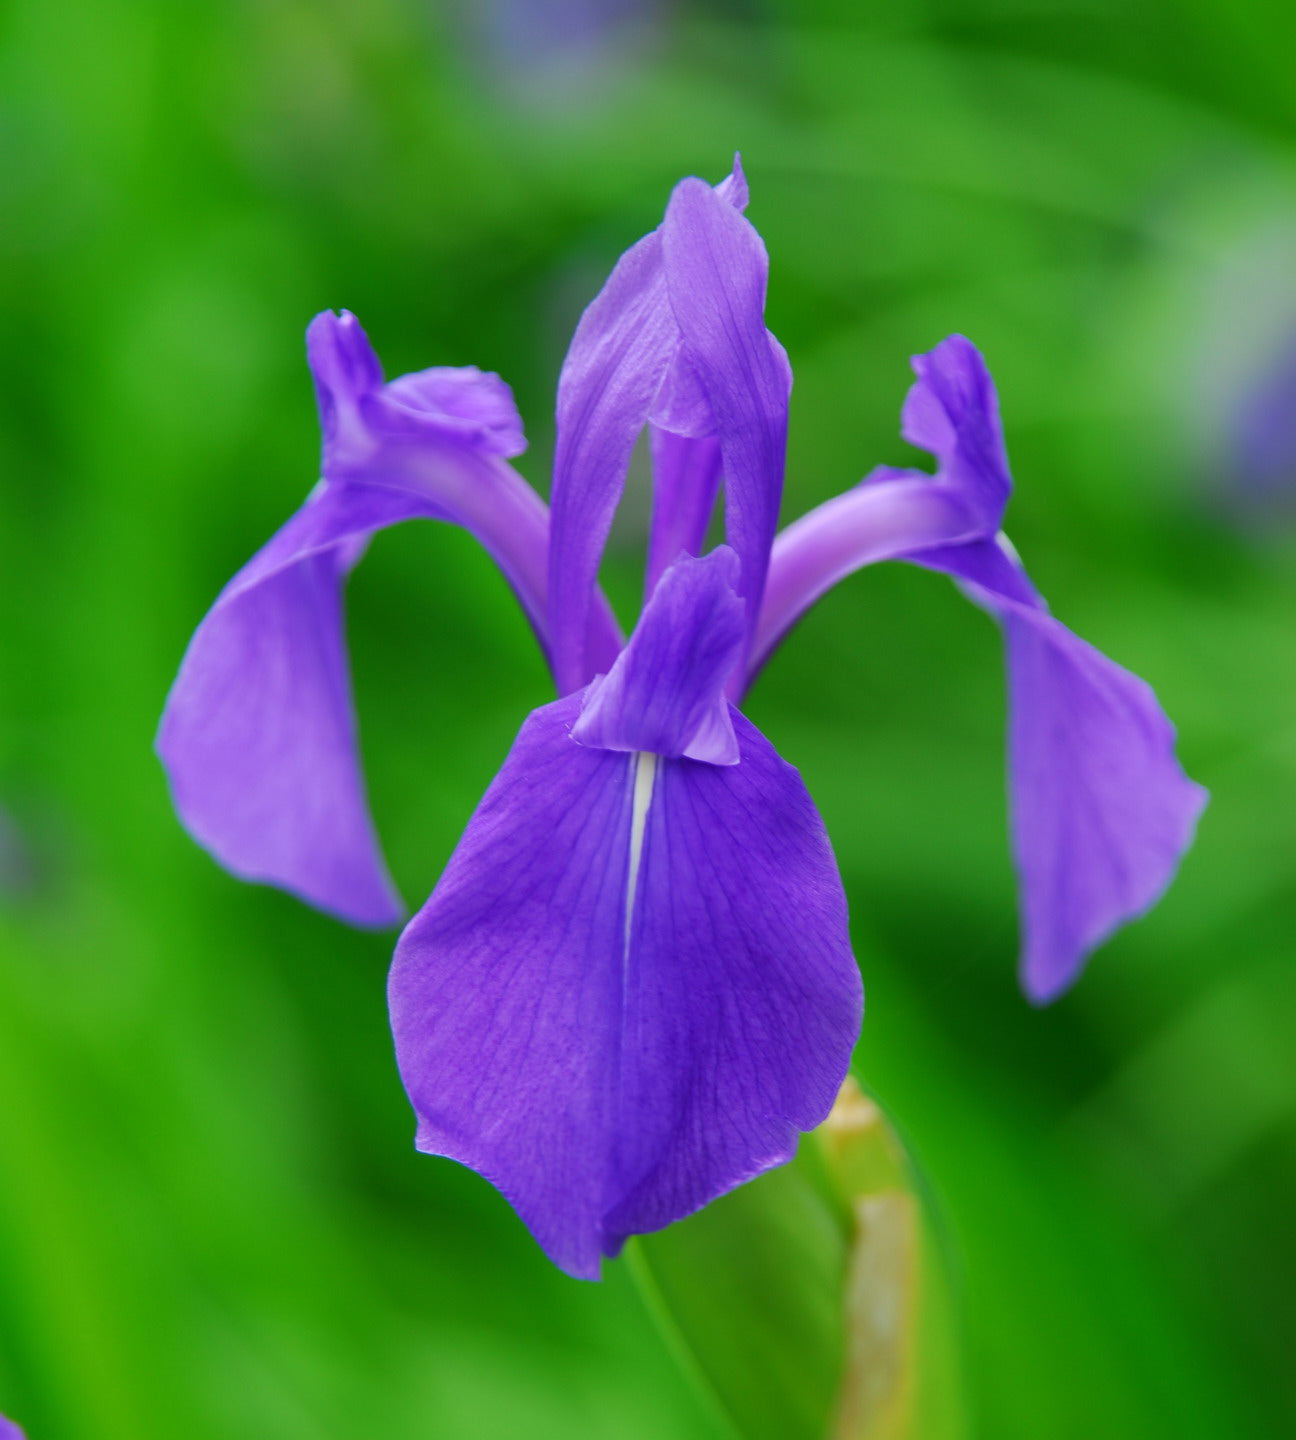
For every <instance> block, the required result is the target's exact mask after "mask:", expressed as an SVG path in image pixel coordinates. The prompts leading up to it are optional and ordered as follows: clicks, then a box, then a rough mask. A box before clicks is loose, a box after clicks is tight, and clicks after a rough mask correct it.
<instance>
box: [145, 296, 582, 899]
mask: <svg viewBox="0 0 1296 1440" xmlns="http://www.w3.org/2000/svg"><path fill="white" fill-rule="evenodd" d="M308 344H309V354H310V358H311V362H312V367H313V373H314V376H315V380H316V385H317V390H318V393H319V397H320V411H321V419H322V423H323V426H324V432H325V444H324V465H325V471H326V479H325V481H324V482H323V483H322V485H321V486H319V487H317V489H316V491H315V492H313V493H312V496H311V498H310V499H309V500H308V501H307V503H306V505H305V506H303V508H302V509H301V510H300V511H299V512H298V513H297V514H296V515H295V516H294V517H293V518H292V519H291V520H290V521H289V522H288V523H287V525H285V526H284V528H283V529H282V530H281V531H280V532H279V533H278V534H277V535H276V536H275V537H274V538H273V539H272V540H271V541H270V543H269V544H268V545H267V546H266V547H265V548H264V549H263V550H262V551H261V552H260V553H259V554H258V555H257V556H256V557H255V558H254V559H253V560H252V561H251V562H250V563H249V564H248V565H247V566H245V567H244V569H243V570H242V571H240V572H239V574H238V575H236V576H235V577H234V579H233V580H232V581H231V582H230V583H229V585H227V586H226V587H225V589H224V590H223V591H222V592H221V595H220V596H219V597H218V599H217V600H216V603H215V604H214V605H213V607H212V609H211V611H210V612H209V613H208V615H207V616H206V618H205V619H204V620H203V622H202V624H201V625H200V626H199V627H198V630H197V632H196V633H195V635H194V637H193V639H192V641H191V642H190V645H189V648H188V651H187V652H186V655H185V658H184V661H183V663H182V665H181V667H180V673H179V675H178V677H177V679H176V682H175V684H174V686H173V687H172V690H171V694H170V696H169V698H168V700H167V706H166V710H165V712H164V714H163V717H162V723H161V727H160V729H159V733H158V742H157V748H158V753H159V755H160V756H161V758H162V761H163V763H164V765H165V767H166V770H167V773H168V776H169V778H170V781H171V787H172V793H173V797H174V800H175V804H176V809H177V811H178V812H179V815H180V818H181V820H182V821H183V822H184V824H185V825H186V827H187V828H188V829H189V830H190V832H191V833H192V834H193V835H194V837H195V838H196V839H197V840H198V841H199V842H200V843H201V844H203V845H204V846H206V847H207V848H208V849H209V850H211V852H212V853H213V854H214V855H215V856H216V857H217V859H219V860H220V861H221V862H222V863H223V864H224V865H226V866H227V867H228V868H229V869H231V870H233V871H234V872H235V873H236V874H238V875H241V876H243V877H245V878H248V879H255V880H264V881H267V882H269V883H271V884H275V885H279V886H281V887H283V888H284V889H287V890H289V891H292V892H293V893H294V894H297V895H299V896H300V897H301V898H303V899H305V900H307V901H309V902H310V903H311V904H314V905H317V906H319V907H320V908H321V909H324V910H327V911H329V912H331V913H333V914H337V915H340V916H341V917H342V918H344V919H347V920H350V921H352V922H354V923H356V924H361V925H388V924H392V923H394V922H395V921H396V920H398V919H399V918H400V915H401V905H400V901H399V898H398V897H397V895H396V893H395V891H394V889H393V887H392V884H391V881H390V879H389V878H388V875H387V870H386V867H385V865H384V863H383V860H382V856H381V853H380V850H379V847H378V843H377V839H376V837H375V835H374V830H373V824H372V821H371V820H370V817H369V812H368V805H367V801H366V798H365V789H364V782H363V778H362V775H361V769H360V758H359V753H358V749H357V741H356V721H355V713H354V707H353V704H352V697H351V684H350V677H349V670H348V665H347V657H346V648H345V640H344V635H343V620H342V588H343V584H344V581H345V578H346V575H347V573H348V572H349V570H350V568H351V567H352V565H353V564H354V563H355V561H356V560H357V559H358V558H359V556H360V554H361V553H362V552H363V550H364V546H365V544H366V542H367V541H368V539H369V537H370V536H372V535H373V534H374V533H375V532H376V531H378V530H380V529H382V528H384V527H385V526H388V525H392V524H396V523H398V522H400V521H403V520H411V519H433V520H444V521H449V522H452V523H455V524H459V525H463V526H464V527H465V528H467V529H469V530H470V531H471V532H472V533H473V534H475V535H476V536H477V538H478V539H479V540H481V541H482V543H483V544H484V545H485V547H486V548H487V549H488V550H489V551H490V553H491V554H492V555H493V556H494V557H495V559H496V561H497V562H498V563H499V564H500V567H501V569H502V570H503V571H504V573H505V574H506V576H507V577H508V579H509V580H510V581H511V583H512V584H513V587H514V589H515V590H516V591H517V593H518V595H519V598H520V599H521V600H522V603H523V605H524V607H525V609H526V610H527V612H528V614H529V615H530V616H531V618H532V621H533V623H534V624H535V625H536V626H537V627H538V628H539V629H540V633H541V637H542V640H543V629H542V627H543V624H544V614H545V583H546V569H545V565H546V553H547V542H548V522H547V515H546V511H545V507H544V504H543V502H542V501H541V500H540V499H539V498H538V497H537V496H536V495H535V493H534V492H533V491H532V490H531V489H530V487H529V486H528V485H527V484H526V482H525V481H524V480H523V479H522V478H521V476H519V475H518V474H517V473H516V471H514V470H513V469H512V468H511V467H510V466H509V465H507V464H506V463H505V462H504V461H503V460H502V459H501V458H500V453H501V451H510V450H515V449H516V447H517V445H518V443H519V441H520V434H521V431H520V424H519V422H518V421H517V418H516V412H515V411H514V410H513V407H512V402H511V398H510V397H509V396H508V390H507V387H506V386H504V384H503V382H502V381H500V380H499V379H498V377H496V376H483V375H482V374H481V373H480V372H478V371H463V372H454V371H445V370H437V371H425V372H422V374H420V375H415V376H407V377H404V379H403V380H399V381H396V382H394V384H393V385H391V386H378V382H379V381H380V380H381V370H380V369H379V368H378V364H377V360H376V358H375V357H374V356H373V351H372V349H371V348H370V347H369V344H368V341H367V340H366V338H365V336H364V332H363V330H361V329H360V327H359V325H358V323H357V322H356V321H355V319H354V317H353V316H345V315H344V316H342V317H338V316H333V315H328V316H322V317H319V318H318V319H317V320H316V321H315V322H313V324H312V326H311V329H310V333H309V340H308ZM375 386H378V388H375ZM438 405H439V406H441V407H442V408H437V407H438ZM591 616H592V619H593V620H595V621H597V620H598V619H599V617H600V616H602V617H603V620H604V623H610V617H608V616H607V612H606V607H601V608H600V607H599V606H596V607H595V608H594V609H593V610H592V611H591Z"/></svg>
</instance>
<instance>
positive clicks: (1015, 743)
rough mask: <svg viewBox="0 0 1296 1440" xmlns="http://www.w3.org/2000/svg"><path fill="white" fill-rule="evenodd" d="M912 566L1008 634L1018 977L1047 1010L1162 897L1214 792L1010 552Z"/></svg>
mask: <svg viewBox="0 0 1296 1440" xmlns="http://www.w3.org/2000/svg"><path fill="white" fill-rule="evenodd" d="M910 558H912V559H913V560H914V561H915V562H916V563H917V564H919V565H923V566H925V567H927V568H929V569H933V570H941V571H943V572H944V573H946V574H948V575H951V576H953V577H954V578H955V579H957V580H958V581H959V582H960V588H961V589H962V590H963V591H964V593H965V594H966V595H967V596H968V598H969V599H971V600H972V601H974V602H975V603H976V604H978V605H980V606H981V607H982V609H984V610H987V611H989V612H990V614H992V615H993V616H994V617H995V618H996V619H997V620H998V621H999V623H1000V624H1001V626H1002V627H1003V631H1004V639H1005V641H1006V644H1007V660H1008V683H1009V695H1010V708H1011V715H1010V729H1009V764H1010V768H1011V772H1012V836H1013V854H1014V857H1015V860H1016V864H1017V871H1018V876H1019V879H1020V884H1021V924H1022V953H1021V962H1020V964H1021V980H1022V986H1023V988H1024V989H1025V991H1026V993H1027V995H1029V996H1030V998H1031V999H1032V1000H1034V1001H1036V1002H1037V1003H1039V1004H1044V1003H1046V1002H1047V1001H1049V1000H1053V999H1055V998H1056V997H1057V996H1058V995H1059V994H1061V993H1062V991H1064V990H1065V989H1067V988H1068V987H1069V986H1070V985H1071V984H1072V983H1073V982H1074V980H1075V979H1076V977H1077V976H1078V975H1079V973H1080V971H1081V969H1082V968H1083V966H1084V962H1085V960H1086V958H1087V957H1088V956H1089V954H1090V953H1091V952H1092V951H1093V950H1094V949H1095V948H1096V947H1097V946H1098V945H1100V944H1101V943H1102V942H1103V941H1104V940H1106V939H1107V938H1108V936H1110V935H1111V934H1112V932H1113V931H1115V930H1117V929H1119V928H1120V926H1121V925H1123V924H1125V923H1126V922H1127V921H1129V920H1132V919H1134V918H1136V917H1137V916H1139V915H1141V914H1143V913H1144V912H1145V911H1146V910H1148V909H1150V908H1151V907H1152V906H1153V905H1154V904H1155V903H1156V902H1157V900H1159V899H1160V897H1161V895H1162V893H1163V892H1164V891H1165V889H1166V887H1167V886H1168V885H1169V884H1170V882H1171V880H1172V879H1173V878H1174V874H1175V871H1176V870H1177V868H1178V866H1179V862H1180V860H1181V859H1182V858H1183V855H1184V852H1185V851H1186V850H1187V849H1188V847H1189V845H1190V844H1191V843H1192V839H1193V833H1194V831H1195V828H1196V824H1197V819H1198V817H1199V816H1200V814H1201V812H1202V809H1203V808H1204V806H1205V804H1206V800H1207V794H1206V791H1205V790H1203V789H1202V787H1201V786H1200V785H1197V784H1195V783H1194V782H1193V781H1192V780H1190V779H1188V777H1187V776H1186V775H1185V774H1184V772H1183V769H1182V767H1181V766H1180V765H1179V762H1178V761H1177V760H1176V759H1175V753H1174V745H1175V732H1174V726H1173V725H1172V724H1171V723H1170V721H1169V719H1167V717H1166V714H1165V712H1164V711H1163V710H1162V709H1161V706H1160V705H1159V704H1158V703H1157V698H1156V696H1155V695H1154V694H1153V692H1152V689H1151V687H1150V686H1149V685H1147V684H1146V683H1145V682H1144V681H1143V680H1140V679H1139V677H1138V676H1137V675H1134V674H1131V672H1130V671H1128V670H1126V669H1124V668H1122V667H1121V666H1120V665H1117V664H1116V662H1115V661H1114V660H1109V659H1108V658H1107V656H1105V655H1103V654H1102V653H1101V652H1100V651H1098V650H1095V649H1094V647H1093V646H1092V645H1089V644H1087V643H1086V642H1085V641H1083V640H1081V639H1080V638H1079V636H1077V635H1075V634H1073V633H1072V632H1071V631H1070V630H1068V629H1067V627H1066V626H1065V625H1062V624H1060V623H1059V622H1058V621H1057V620H1055V619H1054V618H1053V617H1052V616H1051V615H1050V614H1049V613H1048V611H1047V610H1046V609H1045V608H1044V604H1043V602H1042V601H1041V600H1040V599H1039V598H1038V596H1036V595H1035V592H1034V589H1033V587H1032V586H1031V585H1030V582H1029V581H1028V580H1027V579H1026V577H1025V575H1024V574H1023V573H1022V571H1021V569H1020V566H1018V565H1017V564H1016V562H1015V561H1014V560H1013V559H1012V558H1011V557H1010V556H1009V555H1008V554H1006V553H1005V551H1004V550H1003V548H1001V546H1000V545H999V544H996V543H995V542H993V541H981V542H979V543H976V544H972V545H960V546H954V547H950V548H948V549H942V550H934V551H926V552H920V553H918V554H915V555H914V556H912V557H910Z"/></svg>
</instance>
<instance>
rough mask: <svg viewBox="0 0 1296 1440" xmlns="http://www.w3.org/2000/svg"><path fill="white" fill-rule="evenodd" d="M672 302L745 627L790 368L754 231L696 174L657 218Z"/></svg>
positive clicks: (779, 469)
mask: <svg viewBox="0 0 1296 1440" xmlns="http://www.w3.org/2000/svg"><path fill="white" fill-rule="evenodd" d="M662 256H663V262H664V265H665V272H666V284H667V289H668V291H669V294H670V303H671V309H672V311H673V312H674V315H675V319H676V322H677V323H678V325H679V329H680V335H681V338H682V342H683V350H684V354H685V355H686V356H687V359H688V362H689V364H690V366H691V367H692V373H693V374H694V375H695V376H696V378H697V381H698V383H699V384H700V386H701V388H702V390H703V391H704V392H705V394H706V397H707V400H708V402H709V404H710V407H711V413H712V416H713V417H714V422H715V433H716V436H717V438H718V440H719V444H720V452H721V457H722V467H723V470H724V477H725V535H726V539H727V540H728V542H729V543H730V544H731V545H732V546H733V548H734V549H735V550H736V551H737V553H738V557H739V559H740V561H741V562H742V574H741V576H740V579H739V586H738V590H739V594H740V595H741V596H742V598H743V600H744V601H745V603H746V606H747V612H748V633H749V635H750V634H751V633H753V632H754V630H755V626H756V617H757V615H758V614H759V612H760V605H761V596H762V594H763V592H764V588H765V574H766V569H767V567H768V565H769V556H770V546H771V545H772V544H773V540H774V530H775V526H776V525H777V523H778V510H779V502H780V499H781V497H782V493H783V464H784V458H785V452H786V448H787V412H788V395H789V392H790V389H791V371H790V370H789V368H788V365H787V360H786V357H785V356H784V355H783V352H782V349H781V348H780V347H779V346H778V344H777V342H776V341H775V340H774V338H773V336H771V335H770V333H769V331H768V330H767V329H766V328H765V288H766V281H767V278H768V272H769V260H768V257H767V255H766V253H765V247H764V245H763V244H762V243H761V239H760V236H759V235H757V233H756V231H755V230H754V229H753V228H752V226H751V225H750V224H749V223H748V221H746V220H745V219H744V218H743V217H742V216H741V215H740V214H739V213H738V212H737V211H736V210H735V209H734V208H733V207H732V206H731V205H728V204H726V203H725V202H724V200H723V199H722V198H721V197H720V196H718V195H716V193H715V192H714V191H713V190H712V189H711V188H710V187H709V186H707V185H705V184H704V183H703V182H702V181H700V180H683V181H681V182H680V183H679V184H678V185H677V186H676V187H675V190H674V193H673V194H672V196H671V200H670V205H669V206H668V208H667V211H666V220H665V223H664V225H663V226H662Z"/></svg>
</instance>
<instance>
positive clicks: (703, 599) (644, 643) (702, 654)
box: [572, 545, 744, 765]
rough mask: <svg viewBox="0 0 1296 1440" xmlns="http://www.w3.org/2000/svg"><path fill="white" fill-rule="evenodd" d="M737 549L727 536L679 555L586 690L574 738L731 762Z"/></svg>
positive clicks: (738, 650)
mask: <svg viewBox="0 0 1296 1440" xmlns="http://www.w3.org/2000/svg"><path fill="white" fill-rule="evenodd" d="M737 583H738V557H737V556H736V555H735V554H734V552H733V551H732V550H730V549H729V548H728V546H723V545H722V546H721V547H720V548H719V549H718V550H713V551H712V552H711V553H710V554H709V555H707V556H706V557H705V558H704V559H701V560H695V559H693V558H691V557H689V556H684V557H682V558H681V559H680V560H678V561H677V562H676V563H675V564H674V565H672V566H671V568H670V569H669V570H668V571H667V572H666V574H665V575H664V576H663V577H662V580H661V583H660V584H659V585H658V586H657V589H656V590H655V591H654V592H653V594H652V597H651V598H650V599H649V601H648V604H647V605H646V606H645V608H644V612H643V614H642V615H641V616H640V619H639V624H638V625H637V626H636V627H635V632H634V634H633V635H632V636H631V637H630V643H629V644H628V645H627V646H626V648H625V649H624V650H623V651H622V652H621V654H620V655H618V656H617V659H616V663H615V664H614V665H613V666H612V669H611V670H610V671H609V672H608V674H607V675H604V676H600V677H599V678H598V679H596V680H594V681H593V682H592V683H591V684H590V685H589V687H588V688H587V689H586V691H585V695H584V699H583V701H582V705H581V713H580V718H579V719H578V720H577V722H576V724H575V725H574V726H573V728H572V738H573V739H574V740H576V741H578V742H579V743H580V744H582V745H592V746H595V747H596V748H598V749H603V750H648V751H652V752H653V753H654V754H656V755H669V756H687V757H688V758H689V759H692V760H704V761H707V762H708V763H709V764H712V765H736V764H737V763H738V741H737V739H736V737H735V736H734V731H733V723H732V721H731V720H730V718H729V704H728V702H727V701H726V699H725V693H724V692H725V684H726V682H727V681H728V679H729V676H730V674H731V673H732V672H733V670H734V668H735V667H736V666H737V665H738V662H739V660H740V659H741V658H742V647H743V628H744V626H743V607H742V602H741V601H740V600H739V599H738V596H737V595H736V594H735V593H734V586H735V585H736V584H737Z"/></svg>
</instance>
